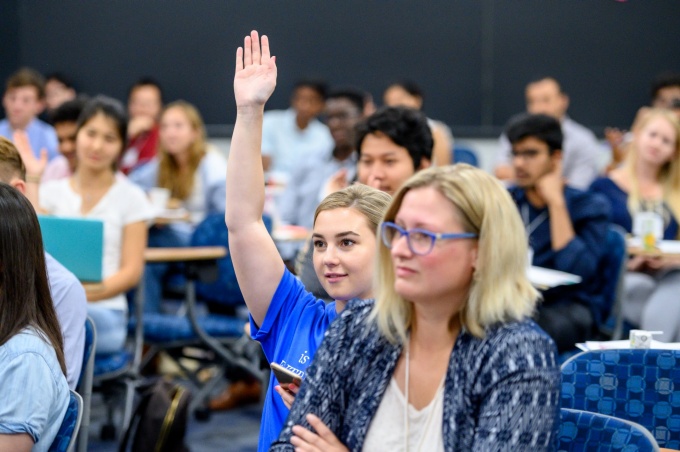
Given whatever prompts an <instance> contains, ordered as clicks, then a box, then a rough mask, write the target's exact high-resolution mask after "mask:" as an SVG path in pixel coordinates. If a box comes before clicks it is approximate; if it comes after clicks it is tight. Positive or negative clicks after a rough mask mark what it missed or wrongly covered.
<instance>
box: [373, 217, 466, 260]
mask: <svg viewBox="0 0 680 452" xmlns="http://www.w3.org/2000/svg"><path fill="white" fill-rule="evenodd" d="M380 235H381V236H382V241H383V243H384V244H385V246H386V247H387V248H392V245H394V242H395V241H396V240H397V239H398V238H400V237H401V236H402V235H405V236H406V243H407V244H408V248H409V249H410V250H411V252H413V254H417V255H419V256H425V255H426V254H430V252H431V251H432V249H433V248H434V244H435V242H436V241H437V240H457V239H472V238H475V237H477V234H474V233H472V232H459V233H451V234H446V233H441V232H431V231H427V230H425V229H410V230H406V229H404V228H402V227H401V226H399V225H396V224H394V223H392V222H390V221H385V222H384V223H383V224H382V226H381V227H380Z"/></svg>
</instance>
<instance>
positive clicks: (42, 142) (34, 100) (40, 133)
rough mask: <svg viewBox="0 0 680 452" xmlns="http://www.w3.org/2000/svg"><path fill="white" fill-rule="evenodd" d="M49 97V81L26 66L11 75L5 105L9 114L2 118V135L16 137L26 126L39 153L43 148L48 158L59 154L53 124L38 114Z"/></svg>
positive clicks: (0, 124) (0, 128)
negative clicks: (47, 92) (46, 84)
mask: <svg viewBox="0 0 680 452" xmlns="http://www.w3.org/2000/svg"><path fill="white" fill-rule="evenodd" d="M44 98H45V81H44V79H43V78H42V75H40V74H38V73H37V72H35V71H34V70H33V69H29V68H23V69H19V70H18V71H17V72H15V73H14V74H12V75H11V76H10V78H9V79H7V85H6V88H5V95H4V96H3V98H2V106H3V107H4V108H5V113H6V114H7V117H6V118H5V119H3V120H2V121H0V136H3V137H5V138H7V139H8V140H12V139H13V135H14V132H15V131H17V130H23V131H25V132H26V133H27V134H28V139H29V141H30V143H31V148H32V149H33V150H34V152H35V157H36V158H40V156H41V154H42V152H43V151H45V153H46V158H47V160H52V159H53V158H54V157H56V156H57V155H59V153H58V151H57V147H58V145H57V135H56V134H55V132H54V129H53V128H52V126H50V125H49V124H47V123H44V122H43V121H41V120H39V119H38V118H37V117H36V116H37V113H38V112H39V111H41V110H42V105H43V102H44Z"/></svg>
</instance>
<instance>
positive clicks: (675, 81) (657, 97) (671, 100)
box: [651, 72, 680, 118]
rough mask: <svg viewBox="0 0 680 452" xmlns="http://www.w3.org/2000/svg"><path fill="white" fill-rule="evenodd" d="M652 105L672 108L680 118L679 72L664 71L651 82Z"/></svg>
mask: <svg viewBox="0 0 680 452" xmlns="http://www.w3.org/2000/svg"><path fill="white" fill-rule="evenodd" d="M651 99H652V102H651V103H652V107H654V108H665V109H668V110H673V112H674V113H675V114H676V115H678V117H679V118H680V73H678V72H665V73H663V74H661V75H659V76H658V77H657V78H656V79H655V80H654V81H653V82H652V89H651Z"/></svg>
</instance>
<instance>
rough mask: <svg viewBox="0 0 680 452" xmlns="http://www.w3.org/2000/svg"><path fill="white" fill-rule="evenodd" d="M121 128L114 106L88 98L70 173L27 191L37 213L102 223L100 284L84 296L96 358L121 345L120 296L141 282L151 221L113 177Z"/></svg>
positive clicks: (123, 182) (138, 194)
mask: <svg viewBox="0 0 680 452" xmlns="http://www.w3.org/2000/svg"><path fill="white" fill-rule="evenodd" d="M126 127H127V116H126V115H125V110H124V109H123V106H122V105H121V104H120V102H118V101H116V100H114V99H111V98H108V97H105V96H97V97H94V98H93V99H91V100H90V101H89V102H88V103H87V104H86V105H85V108H84V109H83V112H82V114H81V115H80V118H79V120H78V130H77V132H76V154H77V157H78V166H77V168H76V171H75V173H74V174H73V175H72V176H71V177H69V178H65V179H59V180H53V181H49V182H46V183H44V184H42V185H41V186H40V189H39V196H38V197H35V195H34V192H33V191H32V190H27V195H28V196H29V198H30V199H31V200H32V202H33V203H34V205H36V206H37V210H38V211H41V212H44V213H47V214H50V215H56V216H62V217H75V218H89V219H96V220H101V221H102V222H103V223H104V250H103V262H102V273H103V281H102V282H101V284H98V285H97V287H94V288H92V289H88V290H87V299H88V301H89V303H88V309H87V310H88V315H89V316H90V317H92V320H93V321H94V323H95V326H96V328H97V353H112V352H115V351H118V350H120V349H122V348H123V346H124V344H125V338H126V336H127V309H128V305H127V300H126V298H125V293H126V292H127V291H128V290H130V289H131V288H133V287H135V286H136V285H137V283H138V282H139V280H140V278H141V276H142V271H143V269H144V249H145V248H146V241H147V221H149V220H150V219H151V218H152V217H153V215H154V210H153V207H152V206H151V204H150V203H149V201H148V200H147V197H146V195H145V194H144V192H143V191H142V190H141V189H140V188H139V187H137V186H135V185H134V184H133V183H132V182H130V181H128V180H127V179H126V178H122V177H117V176H116V172H117V164H118V159H119V158H120V154H121V152H122V151H123V149H124V146H125V137H126ZM24 162H25V164H26V166H27V168H31V170H30V173H31V174H41V173H42V170H43V169H44V167H43V168H40V165H39V163H38V164H36V162H35V161H34V162H30V161H29V160H28V159H26V158H24ZM38 177H39V176H38ZM31 180H32V179H31ZM29 188H30V187H29Z"/></svg>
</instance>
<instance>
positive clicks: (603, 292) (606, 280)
mask: <svg viewBox="0 0 680 452" xmlns="http://www.w3.org/2000/svg"><path fill="white" fill-rule="evenodd" d="M605 241H606V246H605V249H606V250H607V251H606V252H605V253H604V254H603V256H602V258H601V259H600V263H599V265H598V271H597V274H598V276H599V277H598V286H597V288H596V291H595V292H596V294H597V295H599V301H600V306H599V308H600V309H599V310H598V312H597V313H595V314H596V315H595V316H596V318H595V321H596V324H597V325H598V326H602V325H603V323H604V322H605V321H606V320H607V318H608V317H609V315H610V314H611V312H612V309H614V307H615V306H616V307H617V309H618V306H619V304H620V299H621V295H622V286H623V275H624V273H625V271H626V231H625V230H624V229H623V228H622V227H620V226H618V225H615V224H610V225H609V228H608V229H607V236H606V238H605Z"/></svg>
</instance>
